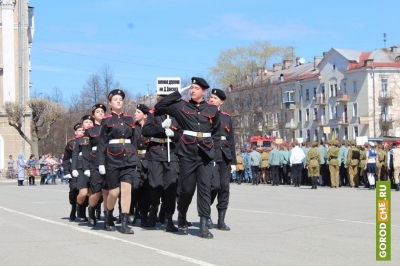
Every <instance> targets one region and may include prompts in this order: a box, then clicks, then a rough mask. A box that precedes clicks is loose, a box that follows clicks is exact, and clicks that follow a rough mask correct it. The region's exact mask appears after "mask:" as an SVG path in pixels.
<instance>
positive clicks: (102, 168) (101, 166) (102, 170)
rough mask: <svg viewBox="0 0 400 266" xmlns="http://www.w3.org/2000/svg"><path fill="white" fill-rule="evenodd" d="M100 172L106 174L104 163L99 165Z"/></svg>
mask: <svg viewBox="0 0 400 266" xmlns="http://www.w3.org/2000/svg"><path fill="white" fill-rule="evenodd" d="M99 173H100V174H101V175H105V174H106V168H105V167H104V165H99Z"/></svg>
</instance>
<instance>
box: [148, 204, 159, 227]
mask: <svg viewBox="0 0 400 266" xmlns="http://www.w3.org/2000/svg"><path fill="white" fill-rule="evenodd" d="M157 214H158V205H151V206H150V212H149V223H148V224H149V227H154V226H156V223H157Z"/></svg>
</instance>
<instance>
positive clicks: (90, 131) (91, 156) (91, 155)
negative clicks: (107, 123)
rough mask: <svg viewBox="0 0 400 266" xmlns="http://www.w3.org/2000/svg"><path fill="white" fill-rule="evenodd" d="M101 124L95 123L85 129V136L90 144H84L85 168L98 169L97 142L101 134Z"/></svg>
mask: <svg viewBox="0 0 400 266" xmlns="http://www.w3.org/2000/svg"><path fill="white" fill-rule="evenodd" d="M100 130H101V126H100V125H98V124H94V125H93V126H92V127H89V128H87V129H86V130H85V135H84V137H85V138H87V139H88V144H87V145H84V146H82V157H83V170H84V171H85V170H92V171H93V170H95V169H98V165H96V154H97V143H98V140H99V136H100Z"/></svg>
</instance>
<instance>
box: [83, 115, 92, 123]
mask: <svg viewBox="0 0 400 266" xmlns="http://www.w3.org/2000/svg"><path fill="white" fill-rule="evenodd" d="M85 120H92V121H93V117H92V116H91V115H84V116H82V118H81V123H82V122H83V121H85Z"/></svg>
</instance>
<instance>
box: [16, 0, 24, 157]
mask: <svg viewBox="0 0 400 266" xmlns="http://www.w3.org/2000/svg"><path fill="white" fill-rule="evenodd" d="M25 6H26V0H20V1H18V86H19V99H18V102H19V104H20V105H21V106H22V108H23V109H24V112H23V113H22V132H25V75H24V74H25V73H24V71H25V67H24V63H25V34H24V32H25ZM22 154H24V155H25V140H24V139H22Z"/></svg>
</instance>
